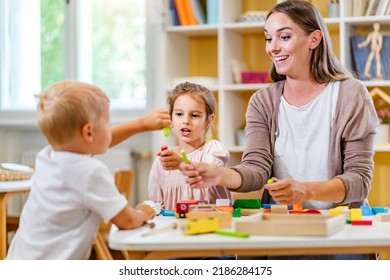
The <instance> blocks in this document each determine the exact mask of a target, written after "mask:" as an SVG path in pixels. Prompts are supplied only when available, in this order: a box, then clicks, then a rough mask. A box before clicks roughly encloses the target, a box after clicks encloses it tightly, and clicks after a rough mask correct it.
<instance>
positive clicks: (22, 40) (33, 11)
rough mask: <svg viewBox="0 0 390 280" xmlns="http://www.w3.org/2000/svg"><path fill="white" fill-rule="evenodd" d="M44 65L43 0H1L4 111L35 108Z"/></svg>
mask: <svg viewBox="0 0 390 280" xmlns="http://www.w3.org/2000/svg"><path fill="white" fill-rule="evenodd" d="M40 69H41V67H40V1H39V0H34V1H31V0H2V1H0V97H1V100H0V106H1V107H0V108H1V110H2V111H6V110H8V109H11V106H12V107H13V109H25V108H28V107H30V108H31V104H33V102H34V96H33V95H34V94H35V93H37V92H39V90H40V77H41V73H40ZM16 104H17V107H16Z"/></svg>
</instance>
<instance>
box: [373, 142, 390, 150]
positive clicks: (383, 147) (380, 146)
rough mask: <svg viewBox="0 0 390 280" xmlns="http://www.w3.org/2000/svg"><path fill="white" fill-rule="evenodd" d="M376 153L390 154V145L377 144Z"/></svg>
mask: <svg viewBox="0 0 390 280" xmlns="http://www.w3.org/2000/svg"><path fill="white" fill-rule="evenodd" d="M374 149H375V152H390V143H387V144H375V146H374Z"/></svg>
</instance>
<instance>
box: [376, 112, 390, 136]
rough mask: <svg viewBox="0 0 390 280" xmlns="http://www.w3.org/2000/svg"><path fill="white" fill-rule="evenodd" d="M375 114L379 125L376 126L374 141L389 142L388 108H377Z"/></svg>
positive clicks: (389, 117) (389, 114)
mask: <svg viewBox="0 0 390 280" xmlns="http://www.w3.org/2000/svg"><path fill="white" fill-rule="evenodd" d="M377 114H378V119H379V122H380V125H379V126H378V127H377V130H376V135H375V141H374V142H375V143H376V144H380V143H381V144H384V143H389V123H390V110H389V109H387V108H384V109H379V110H378V111H377Z"/></svg>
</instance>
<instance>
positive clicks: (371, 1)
mask: <svg viewBox="0 0 390 280" xmlns="http://www.w3.org/2000/svg"><path fill="white" fill-rule="evenodd" d="M376 1H377V0H369V2H368V4H367V9H366V12H365V14H364V15H365V16H366V17H367V16H370V15H371V13H372V10H373V8H374V5H375V2H376Z"/></svg>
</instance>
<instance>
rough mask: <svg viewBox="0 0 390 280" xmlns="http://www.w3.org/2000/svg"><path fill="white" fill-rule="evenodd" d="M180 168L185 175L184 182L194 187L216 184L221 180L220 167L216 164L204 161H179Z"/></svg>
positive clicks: (199, 187)
mask: <svg viewBox="0 0 390 280" xmlns="http://www.w3.org/2000/svg"><path fill="white" fill-rule="evenodd" d="M180 170H181V171H182V173H183V175H184V176H186V177H187V178H186V179H185V181H186V183H187V184H190V187H191V188H194V189H202V188H208V187H211V186H216V185H218V184H219V183H220V182H221V172H220V167H219V166H218V165H217V164H212V163H205V162H191V163H190V164H185V163H181V164H180Z"/></svg>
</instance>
